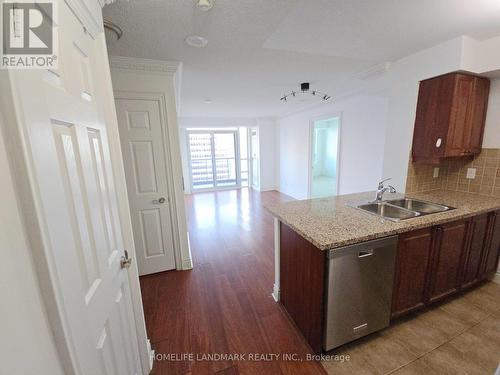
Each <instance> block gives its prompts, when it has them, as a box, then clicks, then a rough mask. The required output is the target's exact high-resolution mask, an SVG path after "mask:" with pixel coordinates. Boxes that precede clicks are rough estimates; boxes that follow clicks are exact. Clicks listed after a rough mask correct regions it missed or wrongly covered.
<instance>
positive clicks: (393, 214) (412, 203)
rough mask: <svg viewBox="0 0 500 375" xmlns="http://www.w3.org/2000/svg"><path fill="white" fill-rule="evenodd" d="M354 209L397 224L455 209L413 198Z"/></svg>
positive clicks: (380, 202)
mask: <svg viewBox="0 0 500 375" xmlns="http://www.w3.org/2000/svg"><path fill="white" fill-rule="evenodd" d="M353 207H354V208H358V209H360V210H363V211H366V212H368V213H371V214H374V215H377V216H380V217H381V218H383V219H387V220H391V221H396V222H398V221H401V220H407V219H412V218H415V217H420V216H423V215H429V214H435V213H439V212H445V211H450V210H453V209H454V208H453V207H448V206H444V205H441V204H437V203H431V202H426V201H422V200H419V199H413V198H400V199H391V200H387V201H376V202H368V203H362V204H356V205H353Z"/></svg>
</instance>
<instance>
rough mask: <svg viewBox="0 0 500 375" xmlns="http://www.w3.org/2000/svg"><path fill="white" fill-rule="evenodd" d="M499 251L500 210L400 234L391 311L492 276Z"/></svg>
mask: <svg viewBox="0 0 500 375" xmlns="http://www.w3.org/2000/svg"><path fill="white" fill-rule="evenodd" d="M499 252H500V211H497V212H492V213H487V214H481V215H478V216H474V217H471V218H468V219H465V220H458V221H455V222H451V223H446V224H442V225H439V226H435V227H432V228H425V229H419V230H416V231H413V232H409V233H405V234H402V235H400V236H399V242H398V253H397V256H396V275H395V279H394V288H393V297H392V301H393V302H392V311H391V317H392V318H396V317H399V316H401V315H405V314H407V313H409V312H412V311H415V310H418V309H421V308H422V307H424V306H426V305H428V304H431V303H434V302H437V301H440V300H442V299H444V298H446V297H448V296H451V295H452V294H455V293H457V292H459V291H460V290H461V289H466V288H469V287H471V286H474V285H476V284H477V283H479V282H480V281H482V280H484V279H486V278H488V277H491V276H492V275H493V274H494V273H495V271H496V270H497V267H498V257H499Z"/></svg>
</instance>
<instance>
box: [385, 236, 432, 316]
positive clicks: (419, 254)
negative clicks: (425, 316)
mask: <svg viewBox="0 0 500 375" xmlns="http://www.w3.org/2000/svg"><path fill="white" fill-rule="evenodd" d="M432 234H433V230H432V228H425V229H420V230H417V231H413V232H409V233H404V234H402V235H400V236H399V242H398V251H397V255H396V274H395V276H394V288H393V292H392V310H391V317H392V318H396V317H398V316H400V315H404V314H406V313H408V312H410V311H414V310H417V309H419V308H422V307H424V306H425V300H426V286H427V280H428V275H429V265H430V258H431V250H432V237H433V236H432Z"/></svg>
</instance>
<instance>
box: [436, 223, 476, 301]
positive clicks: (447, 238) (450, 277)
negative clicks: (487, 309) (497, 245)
mask: <svg viewBox="0 0 500 375" xmlns="http://www.w3.org/2000/svg"><path fill="white" fill-rule="evenodd" d="M467 229H468V222H466V221H458V222H455V223H449V224H445V225H443V226H441V227H438V228H436V230H435V235H436V240H435V246H434V249H433V251H434V254H433V260H432V263H433V271H432V278H431V285H430V296H429V299H430V301H431V302H434V301H436V300H439V299H442V298H444V297H446V296H447V295H450V294H452V293H454V292H455V291H457V289H458V286H459V282H460V280H459V276H460V267H461V264H462V259H463V258H462V257H463V255H464V254H463V250H464V248H465V242H466V235H467Z"/></svg>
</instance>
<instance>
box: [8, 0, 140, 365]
mask: <svg viewBox="0 0 500 375" xmlns="http://www.w3.org/2000/svg"><path fill="white" fill-rule="evenodd" d="M59 13H60V17H59V20H60V23H59V25H58V29H59V58H60V59H59V69H58V70H57V71H49V70H47V71H41V70H30V71H11V72H9V75H10V77H11V84H12V87H13V92H15V97H14V99H15V100H16V110H17V112H18V115H19V118H20V119H22V123H21V127H22V128H21V129H20V130H21V133H22V137H23V140H24V143H23V147H24V150H23V151H24V153H25V155H26V160H27V163H28V164H29V169H30V171H31V174H30V185H31V188H32V189H33V192H34V199H35V202H36V212H35V213H34V215H36V216H37V218H38V219H39V220H40V222H41V223H42V224H43V225H42V237H43V242H44V251H45V252H46V254H45V255H46V258H47V261H48V262H49V268H50V270H51V275H50V279H51V280H52V283H53V285H54V289H55V290H56V295H57V296H58V298H59V299H58V302H59V304H58V306H57V309H58V310H59V312H60V315H61V319H62V321H63V323H64V324H63V326H64V327H65V330H66V331H65V332H64V335H65V337H66V338H67V340H68V341H69V343H68V347H69V351H70V353H71V358H72V361H73V365H74V368H75V371H76V372H77V373H80V374H107V373H109V374H116V373H120V374H130V375H132V374H139V373H142V370H141V366H140V360H139V351H138V346H137V338H136V327H135V321H134V317H133V311H132V304H131V298H130V290H129V287H128V275H127V271H126V270H124V269H122V268H121V266H120V258H121V257H122V256H123V255H124V248H123V243H122V233H121V226H120V225H121V224H120V222H119V219H118V206H117V197H116V195H115V191H114V184H113V175H112V165H111V159H110V153H109V147H108V140H107V135H106V134H107V125H106V123H105V121H104V120H103V119H104V115H103V113H102V112H101V108H100V105H99V104H98V102H99V101H98V100H97V99H98V98H99V95H101V96H103V95H106V92H105V91H104V90H105V88H103V87H102V86H100V85H101V83H100V77H101V74H102V70H103V69H107V66H105V63H104V62H105V61H106V60H105V56H104V55H103V51H105V48H104V44H103V43H104V41H103V39H99V38H98V39H92V38H91V37H90V36H89V35H88V34H86V33H85V32H84V30H83V29H82V26H81V24H80V23H79V22H78V20H77V19H76V18H75V16H74V15H73V13H72V12H71V11H70V10H69V8H68V7H67V6H66V4H65V3H64V2H59ZM101 90H102V92H101ZM119 292H121V293H122V298H121V301H122V303H121V307H120V308H121V311H122V315H121V318H120V317H119V316H118V315H117V314H114V313H113V312H112V311H113V309H114V306H115V304H116V297H117V295H118V293H119ZM119 318H120V319H122V321H121V322H120V321H119ZM118 325H121V329H120V332H118V333H119V334H120V335H118V333H114V332H112V331H113V330H112V329H111V328H112V327H113V326H115V327H118ZM110 337H112V340H110ZM111 353H113V354H112V355H111ZM105 358H108V359H111V358H112V359H113V361H114V363H115V366H117V365H118V364H119V363H128V365H127V367H125V368H123V371H121V372H117V371H116V370H117V369H118V370H119V368H118V367H115V368H114V369H113V368H112V367H110V366H112V362H109V361H108V365H109V366H108V368H106V366H105V362H104V359H105Z"/></svg>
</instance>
